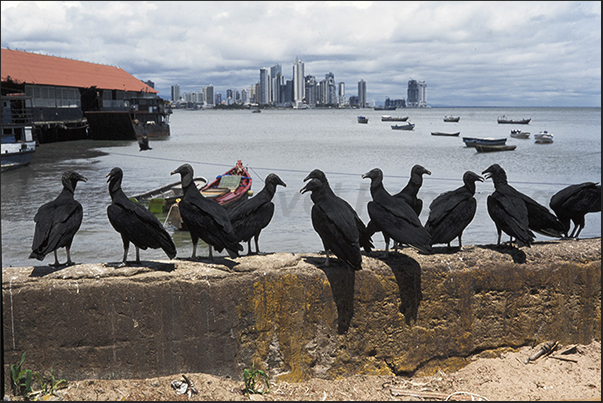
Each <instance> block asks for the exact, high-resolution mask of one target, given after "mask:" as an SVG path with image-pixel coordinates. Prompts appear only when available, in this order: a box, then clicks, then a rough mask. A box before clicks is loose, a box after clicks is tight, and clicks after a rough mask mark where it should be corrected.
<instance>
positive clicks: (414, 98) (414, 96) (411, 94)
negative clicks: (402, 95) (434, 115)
mask: <svg viewBox="0 0 603 403" xmlns="http://www.w3.org/2000/svg"><path fill="white" fill-rule="evenodd" d="M424 84H425V82H424V81H423V86H424ZM423 96H424V94H423ZM420 103H421V87H420V85H419V82H418V81H417V80H413V79H411V80H409V81H408V90H407V91H406V106H408V107H409V108H418V107H419V106H420Z"/></svg>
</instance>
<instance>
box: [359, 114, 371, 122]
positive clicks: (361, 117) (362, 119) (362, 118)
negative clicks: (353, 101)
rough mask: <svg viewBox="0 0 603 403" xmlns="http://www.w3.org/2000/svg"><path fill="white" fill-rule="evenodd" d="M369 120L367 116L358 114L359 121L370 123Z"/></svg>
mask: <svg viewBox="0 0 603 403" xmlns="http://www.w3.org/2000/svg"><path fill="white" fill-rule="evenodd" d="M368 121H369V120H368V118H367V117H366V116H358V123H368Z"/></svg>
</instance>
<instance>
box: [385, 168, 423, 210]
mask: <svg viewBox="0 0 603 403" xmlns="http://www.w3.org/2000/svg"><path fill="white" fill-rule="evenodd" d="M424 174H427V175H431V172H430V171H428V170H427V169H425V168H423V167H422V166H421V165H415V166H413V167H412V169H411V170H410V179H409V180H408V183H407V184H406V186H405V187H404V189H402V190H401V191H400V192H398V193H396V194H395V195H394V197H401V198H403V199H404V200H406V203H408V205H409V206H410V207H412V209H413V210H414V211H415V213H417V216H420V215H421V211H422V210H423V200H421V199H419V198H418V197H417V194H418V193H419V189H421V186H422V185H423V175H424Z"/></svg>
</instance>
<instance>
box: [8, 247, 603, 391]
mask: <svg viewBox="0 0 603 403" xmlns="http://www.w3.org/2000/svg"><path fill="white" fill-rule="evenodd" d="M381 255H382V251H376V252H372V253H371V254H369V255H368V256H367V255H365V256H363V269H362V270H360V271H356V272H353V271H351V270H349V269H347V268H345V267H343V266H341V265H340V263H339V262H338V261H337V259H334V258H332V259H331V266H330V267H325V266H324V256H323V255H320V254H312V253H308V254H291V253H276V254H268V255H261V256H244V257H240V258H236V259H230V258H225V257H218V258H216V260H215V261H214V262H209V261H207V260H203V259H202V260H200V261H197V262H193V261H190V260H186V259H182V260H180V259H176V260H165V261H152V262H151V261H149V262H143V265H142V266H132V265H130V266H127V267H122V268H118V267H116V264H114V263H105V264H102V263H99V264H80V265H75V266H71V267H67V268H62V269H59V270H56V269H54V268H50V267H48V266H36V267H21V268H13V267H5V268H3V269H2V308H3V309H2V326H3V328H2V330H3V347H4V357H3V358H4V368H5V374H8V373H9V372H8V366H9V364H12V363H14V364H16V363H18V361H19V358H20V357H21V354H22V353H23V352H24V351H26V352H27V356H26V361H25V364H24V367H27V368H31V369H33V370H36V371H39V372H44V371H48V370H49V369H50V368H53V370H54V374H55V377H58V378H65V379H68V380H80V379H87V378H96V379H113V378H147V377H156V376H164V375H170V374H180V373H192V372H203V373H209V374H214V375H221V376H230V377H232V378H234V379H240V378H241V376H242V371H243V369H244V368H248V367H250V365H251V363H252V362H254V363H255V365H256V367H258V366H259V367H261V368H263V369H264V370H266V371H267V372H268V373H269V375H270V376H271V377H272V378H273V379H280V380H287V381H300V380H304V379H308V378H310V377H321V378H328V379H337V378H339V377H341V376H346V375H351V374H358V373H365V374H410V373H414V372H416V371H417V370H421V369H423V370H424V369H425V368H428V367H429V366H430V365H431V366H434V365H435V366H439V367H442V366H447V367H452V366H454V365H456V364H455V362H462V361H463V357H467V356H468V355H470V354H473V353H476V352H480V351H484V350H497V349H504V348H508V347H511V348H514V347H519V346H523V345H532V344H534V343H540V342H543V341H548V340H557V341H559V342H560V343H564V344H569V343H582V344H588V343H590V342H591V341H592V340H593V339H599V340H600V338H601V239H600V238H596V239H582V240H579V241H575V240H561V241H547V242H539V243H536V244H535V245H533V246H532V247H531V248H521V249H517V248H515V247H509V246H503V247H500V248H498V247H495V246H489V245H481V246H467V247H464V248H463V249H462V250H458V248H454V249H452V250H448V249H447V248H445V247H443V248H436V253H434V254H431V255H422V254H418V253H417V252H415V251H414V250H412V249H410V248H403V249H401V250H399V251H398V252H397V253H393V252H392V254H391V255H390V256H389V257H388V258H387V259H383V258H382V256H381ZM8 381H9V379H7V375H5V385H7V387H8V385H9V383H8Z"/></svg>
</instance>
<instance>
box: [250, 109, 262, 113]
mask: <svg viewBox="0 0 603 403" xmlns="http://www.w3.org/2000/svg"><path fill="white" fill-rule="evenodd" d="M261 112H262V110H261V109H252V110H251V113H261Z"/></svg>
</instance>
